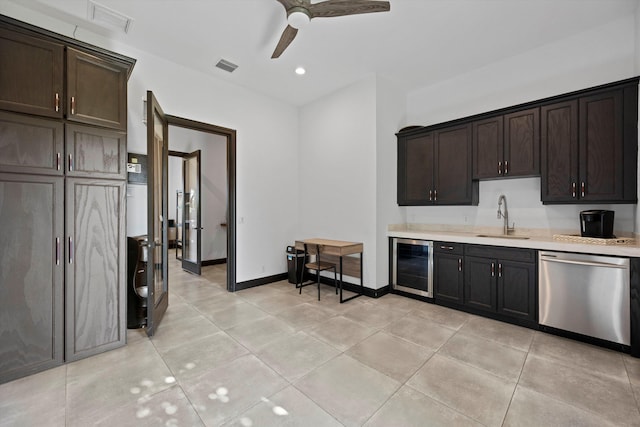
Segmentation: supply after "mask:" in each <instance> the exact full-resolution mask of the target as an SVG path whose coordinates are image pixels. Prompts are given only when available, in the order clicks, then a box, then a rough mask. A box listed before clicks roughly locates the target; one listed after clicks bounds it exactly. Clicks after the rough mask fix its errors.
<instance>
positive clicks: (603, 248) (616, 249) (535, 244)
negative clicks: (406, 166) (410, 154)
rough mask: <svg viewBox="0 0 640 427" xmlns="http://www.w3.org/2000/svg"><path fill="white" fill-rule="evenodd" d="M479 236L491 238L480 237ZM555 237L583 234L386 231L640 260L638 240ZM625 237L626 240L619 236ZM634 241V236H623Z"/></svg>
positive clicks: (411, 227)
mask: <svg viewBox="0 0 640 427" xmlns="http://www.w3.org/2000/svg"><path fill="white" fill-rule="evenodd" d="M479 234H484V235H491V237H479V236H478V235H479ZM554 234H564V235H566V234H578V235H579V234H580V233H579V232H577V233H576V231H575V230H541V229H520V230H518V229H516V232H515V235H514V236H516V237H527V238H526V239H520V238H513V237H502V236H501V235H502V228H497V227H470V226H452V225H432V224H394V225H390V226H389V227H388V229H387V236H388V237H401V238H405V239H420V240H433V241H443V242H455V243H469V244H478V245H490V246H506V247H512V248H527V249H541V250H550V251H562V252H578V253H588V254H597V255H614V256H624V257H640V244H639V242H640V238H638V237H637V236H635V237H636V240H635V243H634V244H631V245H630V244H624V245H602V244H591V243H583V242H579V243H576V242H570V241H564V240H557V239H554V238H553V236H554ZM618 237H623V236H618ZM624 237H634V236H629V235H627V236H624Z"/></svg>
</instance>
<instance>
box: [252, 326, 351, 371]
mask: <svg viewBox="0 0 640 427" xmlns="http://www.w3.org/2000/svg"><path fill="white" fill-rule="evenodd" d="M338 354H340V352H339V351H338V350H336V349H335V348H334V347H331V346H330V345H328V344H325V343H323V342H322V341H320V340H317V339H315V338H313V337H312V336H310V335H308V334H306V333H305V332H302V331H300V332H297V333H296V334H294V335H286V336H284V337H282V338H281V339H278V340H276V341H273V342H272V343H270V344H267V345H265V346H264V347H262V348H261V349H260V350H258V351H257V352H256V355H257V356H258V357H259V358H260V359H261V360H262V361H263V362H265V363H266V364H267V365H269V366H270V367H271V368H272V369H274V370H275V371H276V372H278V373H279V374H280V375H282V376H283V377H285V378H286V379H287V380H289V381H294V380H296V379H297V378H300V377H301V376H303V375H305V374H307V373H308V372H310V371H311V370H313V369H315V368H316V367H318V366H320V365H322V364H323V363H325V362H327V361H329V360H331V359H333V358H334V357H336V356H337V355H338Z"/></svg>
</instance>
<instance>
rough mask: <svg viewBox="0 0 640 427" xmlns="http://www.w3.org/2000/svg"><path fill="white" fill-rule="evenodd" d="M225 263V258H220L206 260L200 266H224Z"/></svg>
mask: <svg viewBox="0 0 640 427" xmlns="http://www.w3.org/2000/svg"><path fill="white" fill-rule="evenodd" d="M226 263H227V259H226V258H220V259H208V260H206V261H202V265H203V266H206V265H218V264H226Z"/></svg>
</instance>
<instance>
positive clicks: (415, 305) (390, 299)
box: [370, 294, 428, 313]
mask: <svg viewBox="0 0 640 427" xmlns="http://www.w3.org/2000/svg"><path fill="white" fill-rule="evenodd" d="M370 302H371V303H372V304H380V305H382V306H386V307H392V308H395V309H398V310H401V311H404V312H407V313H408V312H409V311H411V310H417V309H419V308H421V307H422V306H424V305H425V304H428V303H425V302H424V301H419V300H416V299H413V298H408V297H403V296H401V295H396V294H386V295H383V296H381V297H380V298H377V299H372V300H370Z"/></svg>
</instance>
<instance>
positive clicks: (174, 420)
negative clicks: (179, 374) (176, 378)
mask: <svg viewBox="0 0 640 427" xmlns="http://www.w3.org/2000/svg"><path fill="white" fill-rule="evenodd" d="M203 425H204V424H202V421H201V420H200V417H199V416H198V413H197V412H196V411H195V409H194V408H193V406H191V402H189V400H188V399H187V397H186V396H185V395H184V392H183V391H182V389H181V388H180V387H179V386H177V385H174V386H173V387H171V388H169V389H167V390H164V391H161V392H159V393H156V394H154V395H151V396H145V397H141V398H138V399H131V401H130V402H129V403H127V404H125V405H123V406H121V407H119V408H116V409H114V410H113V411H112V412H110V413H109V414H108V415H107V416H106V417H105V418H103V419H101V420H100V421H98V422H96V423H95V426H104V427H112V426H118V427H145V426H148V427H156V426H193V427H197V426H203Z"/></svg>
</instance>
